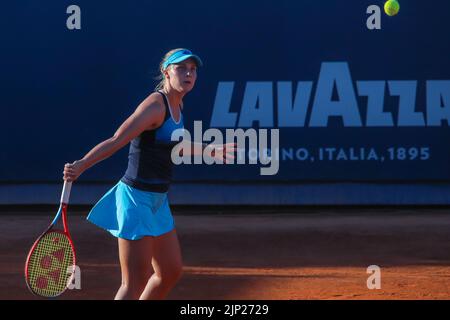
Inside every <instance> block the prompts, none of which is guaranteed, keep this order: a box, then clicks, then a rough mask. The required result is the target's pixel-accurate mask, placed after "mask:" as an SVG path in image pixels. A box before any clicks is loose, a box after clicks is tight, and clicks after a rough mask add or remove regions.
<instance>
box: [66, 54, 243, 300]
mask: <svg viewBox="0 0 450 320" xmlns="http://www.w3.org/2000/svg"><path fill="white" fill-rule="evenodd" d="M200 66H202V61H201V59H200V58H199V57H198V56H197V55H195V54H193V53H192V52H191V51H189V50H187V49H175V50H171V51H169V52H168V53H167V54H166V55H165V56H164V58H163V60H162V61H161V63H160V73H161V74H160V78H161V82H160V83H159V84H158V86H157V87H156V90H155V92H153V93H151V94H150V95H149V96H148V97H147V98H146V99H145V100H144V101H143V102H142V103H141V104H140V105H139V106H138V107H137V108H136V110H135V111H134V113H133V114H132V115H131V116H130V117H129V118H128V119H127V120H126V121H125V122H124V123H123V124H122V125H121V126H120V127H119V128H118V130H117V131H116V133H115V134H114V135H113V136H112V137H111V138H109V139H107V140H105V141H103V142H101V143H100V144H98V145H97V146H95V147H94V148H93V149H92V150H91V151H89V152H88V153H87V154H86V155H85V156H84V157H83V158H82V159H81V160H78V161H75V162H73V163H71V164H69V163H67V164H66V165H65V166H64V180H68V181H74V180H76V179H77V178H78V177H79V176H80V175H81V174H82V173H83V172H84V171H85V170H86V169H88V168H90V167H92V166H93V165H94V164H96V163H98V162H100V161H102V160H104V159H106V158H108V157H110V156H111V155H112V154H114V153H115V152H116V151H118V150H119V149H120V148H122V147H124V146H125V145H127V144H128V143H129V142H131V145H130V151H129V156H128V159H129V160H128V168H127V170H126V172H125V174H124V176H123V177H122V178H121V179H120V181H119V182H118V183H117V184H116V185H115V186H114V187H113V188H112V189H110V190H109V191H108V192H107V193H106V194H105V195H104V196H103V197H102V198H101V199H100V200H99V201H98V202H97V203H96V204H95V206H94V207H93V208H92V210H91V211H90V213H89V215H88V217H87V219H88V220H89V221H90V222H92V223H94V224H95V225H97V226H99V227H101V228H103V229H105V230H107V231H109V232H110V233H111V234H112V235H113V236H115V237H117V238H118V247H119V260H120V266H121V273H122V285H121V286H120V288H119V290H118V292H117V294H116V296H115V299H143V300H144V299H145V300H148V299H164V298H165V297H166V296H167V295H168V293H169V292H170V290H171V289H172V288H173V287H174V286H175V284H176V283H177V281H178V280H179V279H180V276H181V274H182V258H181V252H180V246H179V242H178V238H177V234H176V230H175V223H174V219H173V217H172V213H171V211H170V208H169V203H168V200H167V191H168V189H169V185H170V181H171V176H172V165H173V163H172V161H171V152H172V149H173V147H174V146H175V145H176V142H172V141H171V134H172V132H174V131H175V130H177V129H183V115H182V109H183V103H182V101H183V97H184V96H185V95H186V94H187V93H188V92H189V91H191V90H192V88H193V87H194V85H195V82H196V79H197V68H198V67H200ZM182 143H186V141H183V142H182ZM203 147H204V146H202V147H200V148H198V145H197V146H194V144H193V143H190V145H189V148H188V149H186V148H183V149H182V150H183V151H182V152H183V153H184V152H186V150H188V153H190V155H193V154H196V153H199V152H203ZM214 150H215V153H214V154H213V157H214V158H217V159H219V158H220V159H221V160H224V161H227V160H229V159H232V158H234V155H233V154H234V151H235V145H234V144H225V145H223V146H219V147H218V148H215V149H214Z"/></svg>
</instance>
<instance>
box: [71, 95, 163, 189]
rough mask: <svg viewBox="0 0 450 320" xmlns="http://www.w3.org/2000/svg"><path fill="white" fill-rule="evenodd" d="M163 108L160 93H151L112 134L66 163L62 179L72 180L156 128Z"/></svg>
mask: <svg viewBox="0 0 450 320" xmlns="http://www.w3.org/2000/svg"><path fill="white" fill-rule="evenodd" d="M164 115H165V109H164V104H163V101H162V97H161V95H160V94H155V93H154V94H151V95H150V96H148V97H147V98H146V99H145V100H144V101H143V102H142V103H141V104H140V105H139V106H138V107H137V108H136V110H135V111H134V113H133V114H132V115H131V116H130V117H128V119H126V120H125V122H123V123H122V125H121V126H120V127H119V128H118V129H117V131H116V132H115V133H114V135H113V136H112V137H111V138H109V139H106V140H105V141H103V142H101V143H99V144H98V145H96V146H95V147H94V148H92V150H90V151H89V152H88V153H87V154H86V155H85V156H84V157H83V158H82V159H81V160H77V161H75V162H73V163H71V164H70V163H66V165H65V166H64V172H63V173H64V180H68V181H74V180H76V179H77V178H78V177H79V176H80V175H81V174H82V173H83V172H84V171H85V170H87V169H88V168H90V167H92V166H93V165H95V164H96V163H98V162H100V161H102V160H104V159H106V158H108V157H110V156H111V155H113V154H114V153H115V152H117V151H118V150H120V149H121V148H122V147H124V146H125V145H127V144H128V143H129V142H130V141H131V140H133V139H134V138H135V137H137V136H138V135H140V134H141V133H142V132H143V131H145V130H148V129H152V128H157V127H159V126H160V125H161V124H162V122H163V121H164Z"/></svg>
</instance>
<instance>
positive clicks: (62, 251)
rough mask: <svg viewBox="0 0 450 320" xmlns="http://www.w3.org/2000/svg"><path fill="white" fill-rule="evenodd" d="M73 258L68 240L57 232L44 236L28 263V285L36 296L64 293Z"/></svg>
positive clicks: (72, 265)
mask: <svg viewBox="0 0 450 320" xmlns="http://www.w3.org/2000/svg"><path fill="white" fill-rule="evenodd" d="M74 262H75V256H74V253H73V250H72V246H71V244H70V241H69V239H68V238H67V236H66V235H64V234H62V233H59V232H49V233H47V234H45V235H44V236H43V237H42V238H41V239H40V240H39V242H38V243H37V245H36V247H35V249H34V250H33V252H32V254H31V256H30V259H29V261H28V278H27V281H28V285H29V286H30V288H31V289H32V290H33V291H34V292H35V293H36V294H38V295H41V296H44V297H54V296H57V295H59V294H61V293H62V292H64V291H65V289H66V288H67V282H68V273H67V272H68V270H71V269H68V268H69V267H74Z"/></svg>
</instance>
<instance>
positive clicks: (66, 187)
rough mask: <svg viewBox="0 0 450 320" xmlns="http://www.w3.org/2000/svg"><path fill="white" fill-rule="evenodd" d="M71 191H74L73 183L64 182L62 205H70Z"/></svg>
mask: <svg viewBox="0 0 450 320" xmlns="http://www.w3.org/2000/svg"><path fill="white" fill-rule="evenodd" d="M70 189H72V182H71V181H64V186H63V191H62V194H61V201H60V202H61V203H65V204H68V203H69V197H70Z"/></svg>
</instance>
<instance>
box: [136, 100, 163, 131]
mask: <svg viewBox="0 0 450 320" xmlns="http://www.w3.org/2000/svg"><path fill="white" fill-rule="evenodd" d="M136 112H138V113H145V114H151V117H152V119H154V121H152V123H151V125H150V126H149V127H148V128H147V130H151V129H154V128H156V127H159V126H160V125H161V124H162V123H163V121H164V116H165V112H166V109H165V106H164V100H163V98H162V96H161V94H159V93H157V92H153V93H151V94H150V95H149V96H148V97H147V98H145V99H144V101H142V103H141V104H140V105H139V106H138V107H137V109H136Z"/></svg>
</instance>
